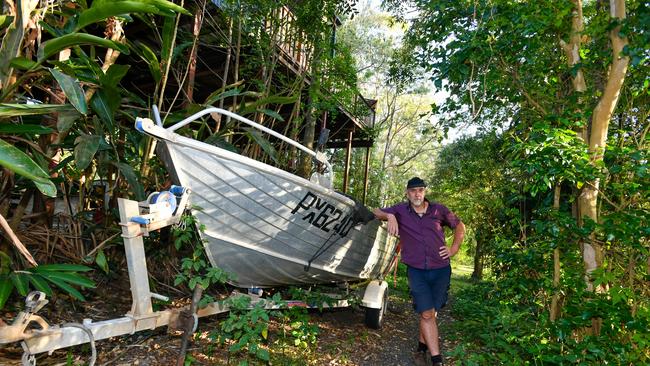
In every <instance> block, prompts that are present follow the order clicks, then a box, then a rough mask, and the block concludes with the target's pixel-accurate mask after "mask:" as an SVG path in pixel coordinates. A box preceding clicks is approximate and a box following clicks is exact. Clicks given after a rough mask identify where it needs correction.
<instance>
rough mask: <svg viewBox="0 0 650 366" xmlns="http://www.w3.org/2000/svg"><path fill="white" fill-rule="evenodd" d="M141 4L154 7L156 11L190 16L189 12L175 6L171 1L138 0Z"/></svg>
mask: <svg viewBox="0 0 650 366" xmlns="http://www.w3.org/2000/svg"><path fill="white" fill-rule="evenodd" d="M140 1H142V2H145V3H148V4H152V5H155V6H156V7H158V9H160V10H163V11H168V12H174V13H180V14H185V15H192V13H190V12H189V10H187V9H185V8H183V7H182V6H180V5H176V4H174V3H173V2H171V1H167V0H140Z"/></svg>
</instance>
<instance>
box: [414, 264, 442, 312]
mask: <svg viewBox="0 0 650 366" xmlns="http://www.w3.org/2000/svg"><path fill="white" fill-rule="evenodd" d="M407 274H408V278H409V286H410V287H411V296H412V297H413V307H414V308H415V311H417V312H418V313H422V312H424V311H427V310H431V309H436V311H438V310H440V309H442V308H443V307H444V306H445V305H446V304H447V293H448V291H449V284H450V281H451V266H447V267H443V268H436V269H418V268H413V267H410V266H409V267H408V271H407Z"/></svg>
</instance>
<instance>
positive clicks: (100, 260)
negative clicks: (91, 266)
mask: <svg viewBox="0 0 650 366" xmlns="http://www.w3.org/2000/svg"><path fill="white" fill-rule="evenodd" d="M95 263H97V265H98V266H99V268H101V269H102V271H104V272H105V273H107V274H108V261H107V260H106V255H105V254H104V251H103V250H101V249H100V250H98V251H97V255H96V256H95Z"/></svg>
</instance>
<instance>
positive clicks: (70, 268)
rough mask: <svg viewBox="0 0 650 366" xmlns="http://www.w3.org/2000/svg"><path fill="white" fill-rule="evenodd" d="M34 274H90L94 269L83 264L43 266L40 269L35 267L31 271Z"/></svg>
mask: <svg viewBox="0 0 650 366" xmlns="http://www.w3.org/2000/svg"><path fill="white" fill-rule="evenodd" d="M31 271H32V272H36V273H44V272H52V271H56V272H88V271H92V268H90V267H88V266H84V265H81V264H65V263H57V264H42V265H40V266H38V267H34V268H32V269H31Z"/></svg>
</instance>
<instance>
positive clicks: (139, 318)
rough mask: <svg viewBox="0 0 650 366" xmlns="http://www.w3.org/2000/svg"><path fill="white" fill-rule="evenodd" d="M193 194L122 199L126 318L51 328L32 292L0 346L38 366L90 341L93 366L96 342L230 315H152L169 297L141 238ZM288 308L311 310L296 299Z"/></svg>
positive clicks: (212, 309)
mask: <svg viewBox="0 0 650 366" xmlns="http://www.w3.org/2000/svg"><path fill="white" fill-rule="evenodd" d="M189 196H190V191H189V189H186V188H183V187H178V186H174V187H172V188H171V189H170V191H163V192H160V193H158V192H156V193H153V194H151V195H150V196H149V198H148V199H147V200H146V201H143V202H137V201H132V200H128V199H124V198H119V199H118V206H119V211H120V226H122V238H123V239H124V250H125V252H126V260H127V266H128V271H129V281H130V284H131V296H132V299H133V303H132V306H131V310H130V311H129V312H128V313H127V314H125V316H124V317H121V318H115V319H110V320H103V321H97V322H94V321H92V319H83V321H82V322H81V323H66V324H62V325H60V326H59V325H50V324H48V323H47V321H46V320H45V319H43V318H42V317H41V316H39V315H38V314H37V313H38V311H39V310H40V309H42V308H43V307H44V306H45V305H46V304H47V303H48V300H47V299H46V298H45V294H44V293H43V292H40V291H33V292H31V293H30V294H29V295H28V296H27V297H26V299H25V310H23V311H21V312H20V313H19V314H18V315H17V316H16V318H15V319H14V321H13V323H12V324H11V325H7V326H4V327H0V345H1V344H9V343H15V342H21V345H22V348H23V350H24V353H23V357H22V364H23V365H35V364H36V362H35V357H34V355H36V354H39V353H43V352H50V353H51V352H53V351H55V350H57V349H61V348H66V347H72V346H76V345H80V344H85V343H90V344H91V348H92V352H93V354H92V359H91V362H90V363H89V365H91V366H92V365H93V364H94V362H95V358H96V354H95V347H94V343H95V341H97V340H101V339H106V338H111V337H116V336H122V335H126V334H134V333H136V332H140V331H144V330H152V329H155V328H158V327H162V326H165V325H167V326H169V327H170V328H171V329H173V330H184V329H188V328H189V327H188V326H187V325H186V324H185V322H184V320H186V319H188V318H189V319H190V321H192V322H193V325H192V324H190V326H191V332H192V333H193V332H194V331H195V330H196V327H197V325H198V318H200V317H204V316H209V315H215V314H220V313H225V312H228V311H229V309H228V307H227V306H225V305H224V304H223V302H221V301H216V302H213V303H210V304H208V305H207V306H205V307H203V308H199V309H197V310H196V313H194V314H191V313H189V308H190V307H189V306H186V307H183V308H172V309H167V310H163V311H153V307H152V298H154V299H158V300H163V301H168V300H169V298H168V297H166V296H163V295H159V294H156V293H153V292H151V288H150V287H149V272H148V270H147V262H146V257H145V251H144V241H143V239H142V238H143V237H144V236H148V235H149V232H151V231H155V230H159V229H161V228H163V227H166V226H170V225H174V224H177V223H178V222H179V221H180V218H181V216H182V214H183V212H184V211H185V208H186V207H188V205H189ZM387 287H388V285H387V283H386V282H385V281H380V280H373V281H371V282H370V283H369V284H368V285H367V287H366V290H365V293H364V296H363V300H362V302H361V305H362V306H364V307H365V308H366V324H367V325H368V326H369V327H371V328H375V329H376V328H379V327H380V326H381V322H382V320H383V315H384V313H385V311H386V306H387V302H388V301H387V296H388V291H387ZM231 296H250V297H251V300H252V301H251V304H252V305H255V304H256V303H258V302H260V301H262V302H264V303H265V307H266V308H269V309H271V308H274V309H277V308H278V306H277V305H275V304H273V303H272V302H269V301H266V300H264V299H263V298H261V297H260V296H257V295H255V294H243V293H234V294H233V295H231ZM290 304H291V305H293V306H295V305H300V306H308V305H307V304H304V303H301V302H295V301H294V302H290ZM347 306H349V304H348V301H347V300H338V302H337V303H335V304H323V305H322V307H325V308H326V307H347Z"/></svg>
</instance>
